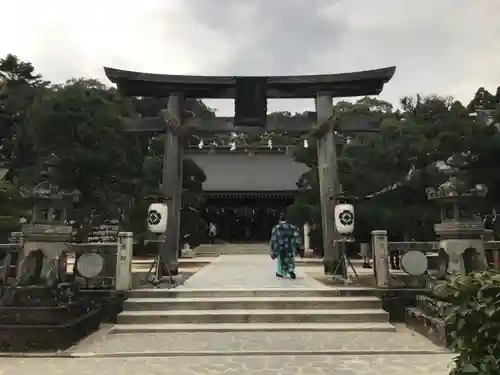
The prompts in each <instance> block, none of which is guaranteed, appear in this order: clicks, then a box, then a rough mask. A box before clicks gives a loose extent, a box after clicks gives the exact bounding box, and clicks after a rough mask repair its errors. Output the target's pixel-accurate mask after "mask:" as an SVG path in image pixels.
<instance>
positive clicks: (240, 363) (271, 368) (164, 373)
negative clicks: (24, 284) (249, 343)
mask: <svg viewBox="0 0 500 375" xmlns="http://www.w3.org/2000/svg"><path fill="white" fill-rule="evenodd" d="M451 360H452V355H448V354H446V355H444V354H443V355H386V356H380V355H362V356H356V355H333V356H332V355H329V356H326V355H302V356H298V355H293V356H290V355H288V356H287V355H284V356H279V355H278V356H276V355H274V356H271V355H266V356H263V355H261V356H191V357H150V358H144V357H137V358H59V359H54V358H36V359H35V358H25V359H18V358H9V359H7V358H0V374H1V375H31V374H38V373H44V374H50V375H68V374H71V375H96V374H99V375H139V374H140V375H219V374H220V375H326V374H332V375H408V374H419V375H448V374H449V372H450V370H449V369H450V362H451Z"/></svg>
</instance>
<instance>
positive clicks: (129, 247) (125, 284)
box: [116, 232, 134, 291]
mask: <svg viewBox="0 0 500 375" xmlns="http://www.w3.org/2000/svg"><path fill="white" fill-rule="evenodd" d="M117 247H118V248H117V251H116V290H122V291H125V290H130V289H132V257H133V252H132V251H133V247H134V235H133V233H132V232H120V233H118V241H117Z"/></svg>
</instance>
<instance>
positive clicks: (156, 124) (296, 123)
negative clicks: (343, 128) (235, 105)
mask: <svg viewBox="0 0 500 375" xmlns="http://www.w3.org/2000/svg"><path fill="white" fill-rule="evenodd" d="M167 120H168V116H167V117H163V118H160V117H146V118H126V119H124V125H125V129H126V130H127V131H129V132H164V131H165V130H166V128H167V127H169V128H170V129H171V130H174V129H176V130H181V131H185V132H188V133H189V132H195V133H229V132H236V133H246V132H256V131H258V132H279V133H285V132H287V133H292V134H293V133H298V134H304V133H310V132H311V131H312V130H313V129H314V128H315V127H316V124H315V121H314V120H309V119H303V118H293V117H292V118H290V119H282V118H273V117H269V118H268V119H267V124H266V126H265V127H262V128H261V127H249V126H246V127H245V126H237V125H235V124H234V119H233V118H232V117H216V118H214V119H212V120H201V119H192V120H186V121H185V122H184V123H183V124H182V126H181V127H180V128H179V127H176V125H175V124H174V122H169V121H167Z"/></svg>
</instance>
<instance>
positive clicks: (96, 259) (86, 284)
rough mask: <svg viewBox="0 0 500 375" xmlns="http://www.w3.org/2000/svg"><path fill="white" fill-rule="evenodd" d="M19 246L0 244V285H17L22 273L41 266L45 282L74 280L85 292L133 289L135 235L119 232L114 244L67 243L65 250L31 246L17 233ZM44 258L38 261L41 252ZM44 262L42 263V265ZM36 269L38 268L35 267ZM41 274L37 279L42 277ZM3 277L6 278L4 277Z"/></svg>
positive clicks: (49, 245)
mask: <svg viewBox="0 0 500 375" xmlns="http://www.w3.org/2000/svg"><path fill="white" fill-rule="evenodd" d="M17 235H18V236H17V237H18V238H19V240H18V242H16V243H10V244H0V254H1V253H3V256H0V285H7V284H8V285H15V284H18V283H19V281H20V280H22V279H23V273H26V272H33V269H32V268H30V267H31V266H30V264H29V263H30V262H32V263H31V264H38V265H39V266H40V267H39V274H40V275H43V276H42V278H45V281H47V280H46V279H47V278H48V277H50V278H51V281H55V279H58V281H63V280H75V281H76V282H77V284H79V285H80V287H81V288H82V289H102V290H116V291H127V290H130V289H131V288H132V248H133V235H132V233H130V232H120V233H119V234H118V236H117V241H116V242H114V243H64V244H63V246H62V250H60V251H59V250H58V249H59V248H60V246H59V247H57V248H56V249H57V250H54V248H55V247H54V246H51V245H52V244H51V242H50V241H48V242H45V243H44V242H43V241H41V240H37V241H36V243H29V242H28V241H25V240H24V239H23V236H22V234H17ZM27 245H29V246H27ZM39 250H40V251H41V253H42V254H43V255H42V257H43V258H42V259H41V260H40V258H38V259H36V256H39V254H40V251H39ZM40 262H41V264H40ZM35 268H36V267H35ZM40 275H38V276H40ZM2 276H3V278H2Z"/></svg>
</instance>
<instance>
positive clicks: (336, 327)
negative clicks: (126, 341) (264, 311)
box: [110, 322, 396, 334]
mask: <svg viewBox="0 0 500 375" xmlns="http://www.w3.org/2000/svg"><path fill="white" fill-rule="evenodd" d="M167 332H168V333H173V332H396V327H394V326H393V325H392V324H390V323H387V322H379V323H377V322H372V323H215V324H195V323H188V324H161V323H146V324H115V325H114V326H113V328H112V329H111V331H110V333H115V334H122V333H167Z"/></svg>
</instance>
